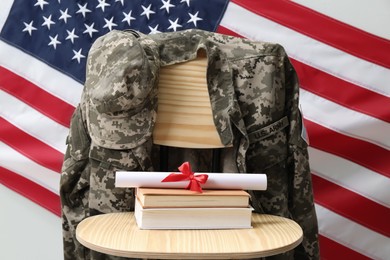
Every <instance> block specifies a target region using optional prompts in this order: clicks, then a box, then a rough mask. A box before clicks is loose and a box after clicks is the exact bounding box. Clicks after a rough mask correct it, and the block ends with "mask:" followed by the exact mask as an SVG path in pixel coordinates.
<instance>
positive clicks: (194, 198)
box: [136, 188, 249, 209]
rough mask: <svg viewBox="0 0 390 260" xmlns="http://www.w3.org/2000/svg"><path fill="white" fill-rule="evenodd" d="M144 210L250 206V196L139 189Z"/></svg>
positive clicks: (138, 196)
mask: <svg viewBox="0 0 390 260" xmlns="http://www.w3.org/2000/svg"><path fill="white" fill-rule="evenodd" d="M136 196H137V198H138V200H139V203H141V205H142V207H143V208H145V209H146V208H178V207H187V208H192V207H204V208H207V207H225V208H227V207H230V208H234V207H238V208H247V207H248V206H249V194H248V193H247V192H246V191H243V190H203V192H202V193H199V192H195V191H191V190H185V189H158V188H137V194H136Z"/></svg>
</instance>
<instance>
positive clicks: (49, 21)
mask: <svg viewBox="0 0 390 260" xmlns="http://www.w3.org/2000/svg"><path fill="white" fill-rule="evenodd" d="M42 17H43V20H45V21H44V22H43V23H42V26H47V29H49V30H50V26H51V25H52V24H55V22H53V21H52V20H51V15H49V17H45V16H42Z"/></svg>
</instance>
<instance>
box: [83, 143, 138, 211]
mask: <svg viewBox="0 0 390 260" xmlns="http://www.w3.org/2000/svg"><path fill="white" fill-rule="evenodd" d="M89 158H90V162H91V173H90V174H91V175H90V192H89V208H90V210H91V215H95V214H99V213H109V212H121V211H130V210H132V209H133V207H134V191H133V188H117V187H115V173H116V171H119V170H121V171H140V170H141V169H140V167H139V164H138V161H137V158H136V157H135V156H134V154H133V152H132V150H131V149H128V150H113V149H107V148H104V147H100V146H96V145H94V144H92V146H91V151H90V154H89Z"/></svg>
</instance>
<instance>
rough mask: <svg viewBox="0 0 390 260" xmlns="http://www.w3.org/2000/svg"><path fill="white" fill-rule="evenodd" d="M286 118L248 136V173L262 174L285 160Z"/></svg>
mask: <svg viewBox="0 0 390 260" xmlns="http://www.w3.org/2000/svg"><path fill="white" fill-rule="evenodd" d="M288 124H289V123H288V119H287V117H283V118H281V119H279V120H277V121H275V122H273V123H271V124H269V125H267V126H265V127H262V128H261V129H258V130H256V131H253V132H251V133H249V134H248V138H249V143H250V145H249V148H248V151H247V155H246V157H247V167H248V172H263V171H265V170H267V169H268V168H270V167H272V166H273V165H275V164H278V163H279V162H282V161H284V160H285V159H286V158H287V134H286V131H285V128H286V127H287V126H288Z"/></svg>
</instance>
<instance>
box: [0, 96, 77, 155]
mask: <svg viewBox="0 0 390 260" xmlns="http://www.w3.org/2000/svg"><path fill="white" fill-rule="evenodd" d="M0 104H1V106H0V116H2V117H4V119H6V120H7V121H8V122H10V123H11V124H13V125H15V126H16V127H18V128H20V129H22V130H23V131H24V132H26V133H28V134H29V135H31V136H33V137H35V138H37V139H38V140H41V141H42V142H44V143H46V144H47V145H49V146H51V147H53V148H54V149H56V150H58V151H59V152H61V153H65V150H66V144H65V140H66V136H67V135H68V132H69V128H67V127H64V126H62V125H60V124H58V123H56V122H55V121H53V120H51V119H50V118H48V117H46V116H44V115H43V114H41V113H39V112H38V111H37V110H35V109H33V108H31V107H30V106H28V105H26V104H25V103H23V102H22V101H20V100H19V99H17V98H15V97H13V96H11V95H9V94H8V93H6V92H4V91H1V90H0Z"/></svg>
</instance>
